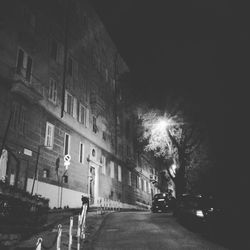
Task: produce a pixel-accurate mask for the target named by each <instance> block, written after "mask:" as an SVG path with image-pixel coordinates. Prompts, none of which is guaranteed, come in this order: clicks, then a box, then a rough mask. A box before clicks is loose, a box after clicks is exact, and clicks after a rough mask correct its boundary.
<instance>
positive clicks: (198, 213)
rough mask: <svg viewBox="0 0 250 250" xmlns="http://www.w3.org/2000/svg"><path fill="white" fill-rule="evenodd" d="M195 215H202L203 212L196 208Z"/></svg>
mask: <svg viewBox="0 0 250 250" xmlns="http://www.w3.org/2000/svg"><path fill="white" fill-rule="evenodd" d="M196 216H198V217H204V214H203V212H202V210H197V211H196Z"/></svg>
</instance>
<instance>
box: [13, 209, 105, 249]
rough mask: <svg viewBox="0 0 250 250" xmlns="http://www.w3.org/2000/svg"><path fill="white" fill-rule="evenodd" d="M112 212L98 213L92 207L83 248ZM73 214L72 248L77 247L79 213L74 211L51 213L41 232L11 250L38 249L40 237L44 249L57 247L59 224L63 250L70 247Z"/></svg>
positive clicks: (87, 219)
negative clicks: (70, 226) (70, 227)
mask: <svg viewBox="0 0 250 250" xmlns="http://www.w3.org/2000/svg"><path fill="white" fill-rule="evenodd" d="M109 213H110V212H106V213H103V214H100V213H97V211H96V210H93V209H91V210H90V211H89V212H88V214H87V218H86V238H85V239H84V240H82V241H81V249H85V246H86V247H87V245H89V243H90V242H91V239H92V238H93V236H94V234H95V233H96V232H97V231H98V229H99V228H100V226H101V224H102V222H103V220H104V218H105V217H106V216H107V215H108V214H109ZM71 216H73V230H72V235H73V237H72V238H73V239H72V249H77V238H76V232H77V220H78V214H76V213H75V214H74V215H73V213H71V214H70V213H68V214H67V213H66V214H65V213H61V214H60V213H59V214H54V215H50V216H49V218H48V223H47V225H45V226H44V230H42V231H41V232H39V233H37V234H35V235H33V236H31V237H30V238H28V239H26V240H23V241H21V242H19V243H18V244H17V245H16V246H14V247H12V248H11V250H24V249H26V250H28V249H36V248H35V247H36V243H37V240H38V239H39V238H42V239H43V241H42V249H51V250H54V249H56V239H57V232H58V225H59V224H61V225H62V237H61V250H64V249H65V250H66V249H68V242H69V224H70V217H71Z"/></svg>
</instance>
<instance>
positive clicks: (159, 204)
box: [151, 193, 175, 213]
mask: <svg viewBox="0 0 250 250" xmlns="http://www.w3.org/2000/svg"><path fill="white" fill-rule="evenodd" d="M174 201H175V199H174V197H173V196H170V195H169V194H168V193H158V194H155V195H154V198H153V201H152V207H151V211H152V212H153V213H156V212H168V211H171V210H172V209H173V206H174Z"/></svg>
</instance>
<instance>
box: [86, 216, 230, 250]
mask: <svg viewBox="0 0 250 250" xmlns="http://www.w3.org/2000/svg"><path fill="white" fill-rule="evenodd" d="M91 249H144V250H146V249H154V250H159V249H164V250H166V249H206V250H207V249H209V250H210V249H226V248H224V247H222V246H220V245H217V244H216V243H213V242H210V241H208V240H206V239H205V238H203V237H202V235H200V234H199V233H194V232H192V231H190V230H188V229H186V228H185V227H183V226H182V225H180V224H179V223H178V221H176V219H175V217H173V216H172V214H170V213H158V214H154V213H151V212H121V213H112V214H110V215H108V216H107V218H106V219H105V221H104V223H103V224H102V226H101V228H100V230H99V232H98V233H97V234H96V236H95V238H94V239H93V243H92V246H91Z"/></svg>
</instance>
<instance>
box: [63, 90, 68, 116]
mask: <svg viewBox="0 0 250 250" xmlns="http://www.w3.org/2000/svg"><path fill="white" fill-rule="evenodd" d="M67 103H68V92H67V91H66V90H65V97H64V111H65V112H67Z"/></svg>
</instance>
